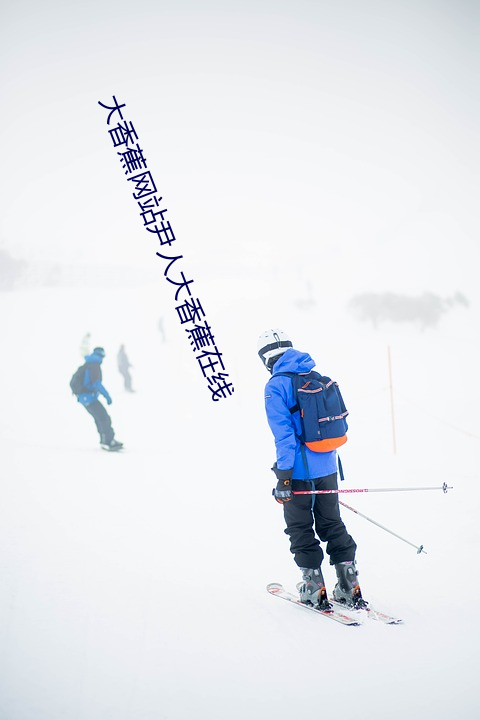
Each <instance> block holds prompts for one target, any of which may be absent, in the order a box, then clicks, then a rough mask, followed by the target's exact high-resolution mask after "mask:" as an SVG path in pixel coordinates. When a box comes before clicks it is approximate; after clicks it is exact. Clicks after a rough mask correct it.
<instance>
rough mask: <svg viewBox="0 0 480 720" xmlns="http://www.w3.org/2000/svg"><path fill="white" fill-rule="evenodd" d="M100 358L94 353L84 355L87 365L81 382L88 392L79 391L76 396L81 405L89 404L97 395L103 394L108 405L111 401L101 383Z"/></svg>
mask: <svg viewBox="0 0 480 720" xmlns="http://www.w3.org/2000/svg"><path fill="white" fill-rule="evenodd" d="M102 360H103V358H102V356H101V355H96V354H95V353H92V354H91V355H87V356H86V357H85V362H86V364H87V366H86V368H85V377H84V381H83V384H84V386H85V387H86V389H87V390H88V392H84V393H81V394H80V395H79V396H78V398H77V399H78V402H79V403H81V404H82V405H91V404H92V403H93V402H94V401H95V400H97V398H98V396H99V395H103V397H104V398H105V400H106V401H107V403H108V404H109V405H110V403H111V402H112V398H111V397H110V395H109V394H108V392H107V391H106V390H105V388H104V387H103V385H102V369H101V367H100V365H101V364H102Z"/></svg>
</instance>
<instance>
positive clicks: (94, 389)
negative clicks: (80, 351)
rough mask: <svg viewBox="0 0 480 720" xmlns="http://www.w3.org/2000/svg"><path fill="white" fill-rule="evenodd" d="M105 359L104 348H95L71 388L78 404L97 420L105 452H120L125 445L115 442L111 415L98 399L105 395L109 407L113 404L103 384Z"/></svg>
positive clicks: (79, 370)
mask: <svg viewBox="0 0 480 720" xmlns="http://www.w3.org/2000/svg"><path fill="white" fill-rule="evenodd" d="M104 357H105V350H104V349H103V348H102V347H96V348H94V349H93V352H92V353H91V355H87V356H86V357H85V364H84V365H82V366H81V367H80V368H79V369H78V370H77V372H76V373H75V375H74V376H73V378H72V381H71V383H70V386H71V388H72V390H73V392H74V393H75V394H76V395H77V400H78V402H79V403H80V404H81V405H83V407H84V408H85V410H86V411H87V412H89V413H90V415H91V416H92V417H93V419H94V420H95V425H96V426H97V430H98V434H99V435H100V445H101V446H102V448H103V449H104V450H120V449H121V448H122V447H123V443H121V442H118V441H117V440H115V433H114V431H113V428H112V421H111V419H110V415H109V414H108V412H107V411H106V410H105V408H104V406H103V405H102V403H101V402H100V400H99V399H98V396H99V395H103V397H104V398H105V400H106V401H107V405H111V404H112V398H111V397H110V395H109V394H108V392H107V391H106V389H105V388H104V386H103V384H102V369H101V364H102V361H103V358H104ZM77 375H78V376H79V378H78V380H77V383H78V384H77V385H76V384H75V381H74V379H75V378H76V376H77Z"/></svg>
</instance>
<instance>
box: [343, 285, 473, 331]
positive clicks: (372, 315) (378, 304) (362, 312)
mask: <svg viewBox="0 0 480 720" xmlns="http://www.w3.org/2000/svg"><path fill="white" fill-rule="evenodd" d="M458 305H460V306H462V307H468V305H469V302H468V300H467V298H466V297H465V295H463V294H462V293H460V292H457V293H455V295H453V296H452V297H446V298H442V297H440V296H439V295H435V294H434V293H431V292H425V293H423V295H417V296H413V297H411V296H408V295H399V294H396V293H391V292H386V293H363V294H360V295H355V296H354V297H352V299H351V300H350V301H349V303H348V308H349V310H350V311H351V312H352V313H353V314H354V316H355V317H356V318H357V319H358V320H361V321H370V322H371V323H372V324H373V326H374V327H375V328H377V327H378V325H379V324H380V323H381V322H385V321H390V322H395V323H399V322H413V323H415V322H418V323H420V327H421V328H422V330H424V329H425V328H428V327H435V326H436V325H437V324H438V321H439V320H440V318H441V317H442V315H444V314H445V313H446V312H448V311H449V310H451V309H452V308H453V307H455V306H458Z"/></svg>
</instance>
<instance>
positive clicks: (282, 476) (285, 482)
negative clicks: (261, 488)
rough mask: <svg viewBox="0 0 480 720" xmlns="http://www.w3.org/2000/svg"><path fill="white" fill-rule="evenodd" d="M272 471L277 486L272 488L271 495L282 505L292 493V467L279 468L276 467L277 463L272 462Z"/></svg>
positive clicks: (288, 499)
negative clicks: (275, 477) (288, 468)
mask: <svg viewBox="0 0 480 720" xmlns="http://www.w3.org/2000/svg"><path fill="white" fill-rule="evenodd" d="M272 470H273V472H274V473H275V475H276V476H277V480H278V482H277V487H276V488H273V490H272V495H273V497H274V498H275V500H276V501H277V502H278V503H280V504H281V505H283V504H284V503H286V502H289V501H290V500H291V499H292V497H293V495H292V473H293V468H291V469H290V470H279V469H278V467H277V463H274V465H273V467H272Z"/></svg>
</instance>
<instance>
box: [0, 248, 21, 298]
mask: <svg viewBox="0 0 480 720" xmlns="http://www.w3.org/2000/svg"><path fill="white" fill-rule="evenodd" d="M26 267H27V263H26V262H25V260H16V259H15V258H13V257H12V256H11V255H10V254H9V253H8V252H7V251H6V250H3V249H2V248H0V291H2V290H13V288H14V287H15V285H16V283H17V281H18V280H19V279H20V278H21V277H22V275H23V273H24V271H25V268H26Z"/></svg>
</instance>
